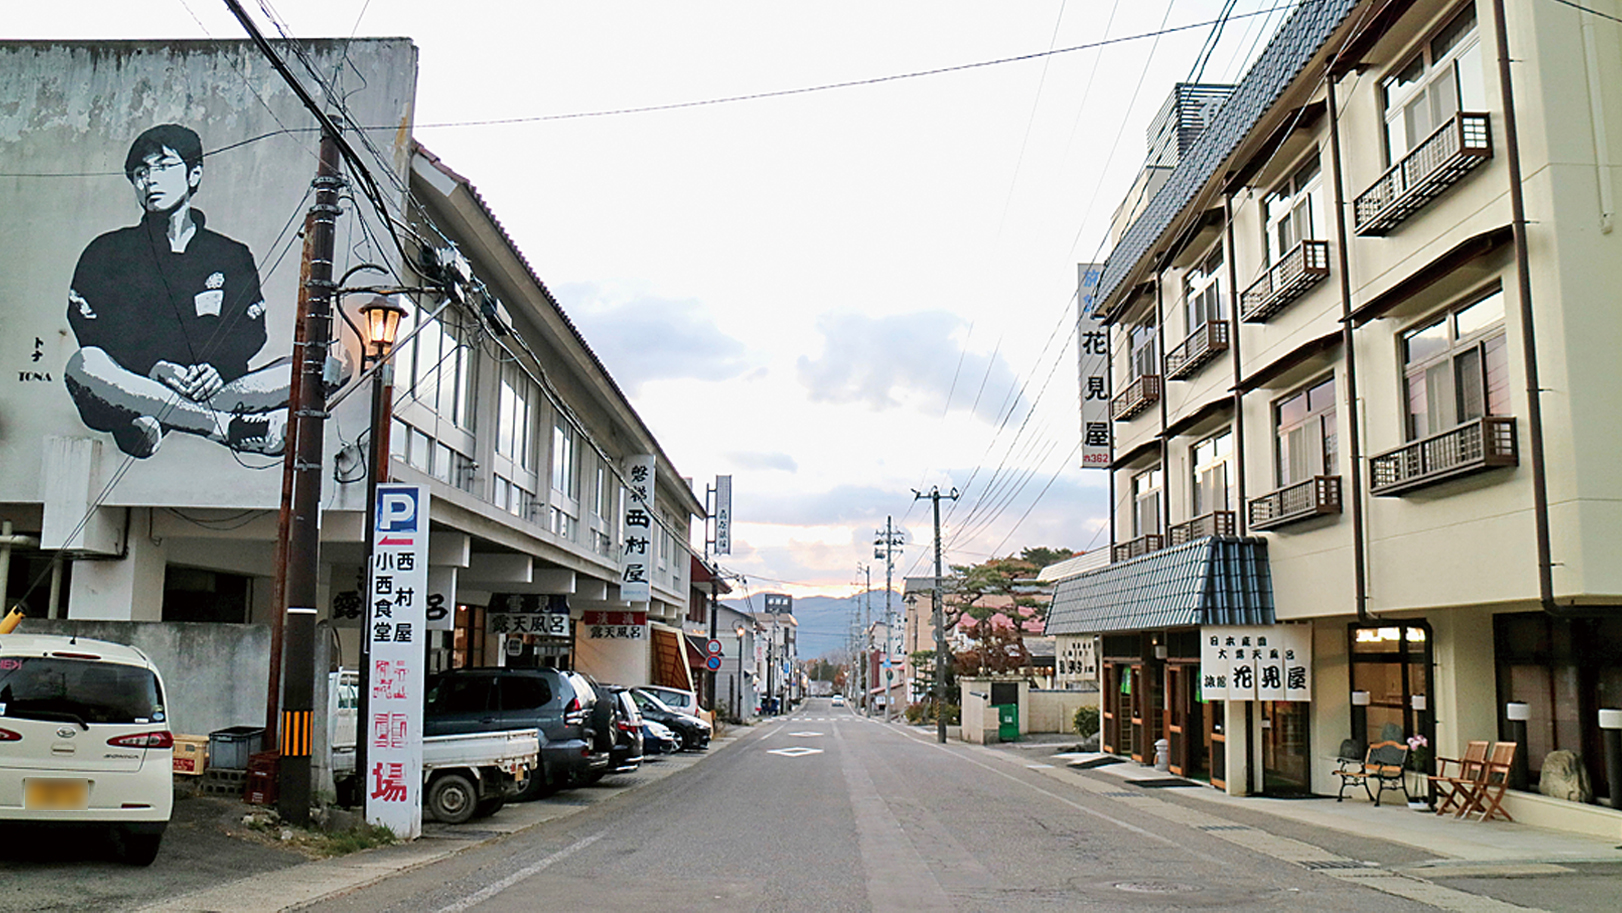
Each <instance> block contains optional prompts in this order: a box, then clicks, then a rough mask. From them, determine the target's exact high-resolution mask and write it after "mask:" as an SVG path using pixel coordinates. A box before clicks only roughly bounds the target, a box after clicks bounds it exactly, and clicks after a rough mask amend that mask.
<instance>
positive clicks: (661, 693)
mask: <svg viewBox="0 0 1622 913" xmlns="http://www.w3.org/2000/svg"><path fill="white" fill-rule="evenodd" d="M637 690H638V691H646V692H647V693H649V694H651V695H653V696H654V697H656V698H658V699H659V701H660V703H663V704H664V705H665V706H666V707H669V708H670V709H671V710H674V711H676V712H677V713H685V714H687V715H688V716H698V695H697V694H695V693H693V692H691V691H687V690H685V689H682V688H667V687H665V686H664V685H643V686H641V687H640V688H638V689H637Z"/></svg>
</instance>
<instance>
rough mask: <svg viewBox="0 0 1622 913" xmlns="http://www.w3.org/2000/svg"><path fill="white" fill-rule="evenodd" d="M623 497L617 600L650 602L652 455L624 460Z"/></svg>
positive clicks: (652, 525) (640, 455)
mask: <svg viewBox="0 0 1622 913" xmlns="http://www.w3.org/2000/svg"><path fill="white" fill-rule="evenodd" d="M625 479H626V496H625V498H624V503H623V504H622V505H621V507H620V511H621V513H620V537H621V539H622V541H623V544H622V545H621V546H620V599H621V600H622V601H624V602H648V601H650V600H651V599H653V585H652V578H651V577H650V576H649V575H650V572H651V571H652V568H653V558H654V553H653V549H654V544H653V543H654V535H653V531H654V524H655V523H656V522H658V520H657V518H656V516H655V514H654V511H653V454H650V453H639V454H637V455H635V456H632V457H629V458H627V459H626V461H625Z"/></svg>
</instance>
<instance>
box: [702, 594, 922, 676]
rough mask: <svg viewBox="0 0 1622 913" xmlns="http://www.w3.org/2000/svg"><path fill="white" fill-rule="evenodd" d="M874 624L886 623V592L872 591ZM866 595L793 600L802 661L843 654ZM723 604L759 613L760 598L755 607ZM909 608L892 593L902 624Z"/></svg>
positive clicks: (727, 601) (892, 609)
mask: <svg viewBox="0 0 1622 913" xmlns="http://www.w3.org/2000/svg"><path fill="white" fill-rule="evenodd" d="M871 598H872V604H871V605H872V609H871V611H872V620H873V621H876V622H882V621H883V620H884V591H883V590H873V591H872V597H871ZM863 600H864V594H862V593H857V594H855V595H854V596H845V597H842V598H835V597H832V596H805V597H796V598H795V600H794V620H795V621H797V622H799V624H800V627H799V640H800V658H801V659H816V658H817V657H819V656H828V655H831V654H833V653H836V652H838V653H843V652H844V651H845V650H846V648H847V647H848V646H849V644H850V638H851V636H852V634H853V633H854V632H855V631H856V630H857V627H858V626H859V624H860V621H861V617H862V610H863V604H864V603H863ZM721 604H722V605H724V606H726V607H727V608H730V609H736V610H738V611H740V612H747V611H749V610H750V609H754V610H756V611H759V610H760V607H761V603H760V599H759V598H758V597H757V598H756V599H754V600H753V601H752V604H746V603H745V602H744V600H742V599H723V600H721ZM905 608H906V606H905V605H904V604H903V603H902V602H901V594H900V593H899V592H897V591H893V590H892V591H891V593H890V612H891V614H892V615H893V616H894V617H895V620H896V622H897V623H898V624H899V623H900V621H901V616H902V612H903V610H904V609H905Z"/></svg>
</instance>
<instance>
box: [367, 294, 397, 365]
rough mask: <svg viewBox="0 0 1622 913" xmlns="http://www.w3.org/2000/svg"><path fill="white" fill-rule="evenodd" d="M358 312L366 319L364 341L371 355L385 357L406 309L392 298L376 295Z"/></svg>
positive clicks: (392, 343)
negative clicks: (367, 344) (370, 349)
mask: <svg viewBox="0 0 1622 913" xmlns="http://www.w3.org/2000/svg"><path fill="white" fill-rule="evenodd" d="M360 313H361V316H362V317H364V318H365V319H366V341H367V342H368V343H369V344H370V345H371V347H372V353H373V355H374V356H375V357H377V358H380V359H381V358H385V357H387V356H388V354H389V350H390V349H392V348H394V337H395V334H396V333H398V332H400V318H401V317H404V316H405V313H406V309H405V308H404V307H402V306H401V305H399V304H398V303H396V302H395V301H394V300H393V299H392V298H385V297H383V296H382V295H378V296H377V297H375V298H373V299H372V300H371V301H368V302H366V303H365V304H363V305H361V307H360Z"/></svg>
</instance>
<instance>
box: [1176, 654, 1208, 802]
mask: <svg viewBox="0 0 1622 913" xmlns="http://www.w3.org/2000/svg"><path fill="white" fill-rule="evenodd" d="M1199 674H1200V667H1199V666H1194V665H1181V664H1177V665H1168V666H1167V667H1166V689H1167V695H1168V696H1169V698H1170V704H1171V709H1170V710H1169V711H1168V713H1167V716H1166V738H1167V739H1169V740H1170V741H1171V772H1172V773H1174V774H1177V775H1179V776H1184V777H1204V776H1206V774H1207V771H1206V769H1205V757H1206V754H1205V753H1206V734H1205V724H1204V720H1203V717H1204V714H1203V713H1202V712H1201V711H1202V710H1203V709H1204V705H1202V704H1201V703H1200V702H1199V700H1198V699H1197V698H1198V696H1197V694H1196V693H1195V688H1194V686H1195V683H1196V681H1197V680H1198V678H1199Z"/></svg>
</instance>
